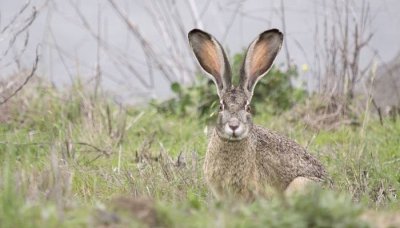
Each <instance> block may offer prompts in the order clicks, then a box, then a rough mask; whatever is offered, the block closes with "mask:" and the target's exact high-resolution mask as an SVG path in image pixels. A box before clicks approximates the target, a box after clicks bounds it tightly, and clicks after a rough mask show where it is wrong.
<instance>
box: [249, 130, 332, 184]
mask: <svg viewBox="0 0 400 228" xmlns="http://www.w3.org/2000/svg"><path fill="white" fill-rule="evenodd" d="M253 134H255V136H256V138H257V156H258V161H259V162H261V163H270V164H274V165H273V166H278V167H275V168H279V169H282V170H285V171H286V172H287V173H290V174H291V175H294V177H296V176H304V177H317V178H318V179H319V178H321V179H323V178H324V177H325V176H326V175H327V174H326V171H325V168H324V167H323V166H322V164H321V163H320V162H319V161H318V160H317V159H316V158H315V157H314V156H312V155H311V154H309V153H308V152H307V150H306V149H305V148H304V147H302V146H301V145H299V144H298V143H296V142H295V141H293V140H291V139H289V138H287V137H285V136H283V135H280V134H278V133H276V132H274V131H271V130H269V129H266V128H263V127H260V126H255V127H254V128H253Z"/></svg>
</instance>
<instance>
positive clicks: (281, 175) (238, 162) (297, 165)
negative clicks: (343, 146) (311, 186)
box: [204, 125, 326, 199]
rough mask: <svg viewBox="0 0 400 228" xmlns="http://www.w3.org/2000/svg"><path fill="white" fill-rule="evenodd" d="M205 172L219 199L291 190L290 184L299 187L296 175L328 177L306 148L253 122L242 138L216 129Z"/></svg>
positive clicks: (212, 137) (316, 179) (299, 176)
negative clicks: (226, 135)
mask: <svg viewBox="0 0 400 228" xmlns="http://www.w3.org/2000/svg"><path fill="white" fill-rule="evenodd" d="M204 173H205V178H206V181H207V183H208V184H209V185H210V186H211V188H212V190H213V192H214V194H215V195H216V196H217V197H218V198H224V196H226V195H227V194H231V195H232V196H234V197H235V196H239V197H243V198H245V199H249V198H250V199H251V198H253V197H255V196H260V195H261V196H265V195H266V194H267V193H266V190H268V189H271V188H272V189H275V190H277V191H279V192H284V191H286V190H289V191H291V190H292V189H291V188H288V186H293V188H296V187H297V186H296V184H297V183H295V181H294V180H295V179H296V178H297V180H301V179H299V178H304V179H306V180H310V181H316V182H319V181H323V180H324V179H325V178H326V172H325V169H324V168H323V166H322V165H321V164H320V163H319V162H318V160H316V159H315V158H314V157H313V156H312V155H310V154H309V153H307V152H306V150H305V149H304V148H302V147H301V146H300V145H298V144H297V143H295V142H294V141H291V140H289V139H287V138H286V137H283V136H281V135H279V134H277V133H275V132H272V131H270V130H268V129H265V128H262V127H260V126H257V125H253V127H252V129H251V131H250V133H249V137H247V138H246V139H243V140H241V141H229V140H226V139H223V138H221V137H219V136H218V134H217V132H216V131H215V130H214V131H213V133H212V134H211V135H210V139H209V144H208V149H207V153H206V157H205V161H204ZM304 179H302V180H303V181H304ZM293 184H295V185H293ZM302 184H303V183H302V182H301V183H300V185H302ZM301 187H302V186H301Z"/></svg>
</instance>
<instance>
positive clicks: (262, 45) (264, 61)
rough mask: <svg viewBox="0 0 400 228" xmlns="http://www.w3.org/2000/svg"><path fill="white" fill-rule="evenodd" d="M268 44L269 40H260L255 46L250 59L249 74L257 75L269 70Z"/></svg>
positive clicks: (251, 75)
mask: <svg viewBox="0 0 400 228" xmlns="http://www.w3.org/2000/svg"><path fill="white" fill-rule="evenodd" d="M268 61H269V60H268V45H267V42H262V41H258V42H257V43H256V44H255V45H254V48H253V53H252V57H251V61H250V68H249V69H250V70H249V73H250V74H249V76H250V77H255V78H252V80H256V77H258V76H260V74H262V73H264V72H265V71H266V70H267V66H268V65H269V63H268Z"/></svg>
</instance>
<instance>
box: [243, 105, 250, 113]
mask: <svg viewBox="0 0 400 228" xmlns="http://www.w3.org/2000/svg"><path fill="white" fill-rule="evenodd" d="M244 108H245V110H246V112H251V107H250V105H249V104H247V105H246V106H245V107H244Z"/></svg>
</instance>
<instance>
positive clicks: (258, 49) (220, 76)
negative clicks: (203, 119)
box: [188, 29, 283, 140]
mask: <svg viewBox="0 0 400 228" xmlns="http://www.w3.org/2000/svg"><path fill="white" fill-rule="evenodd" d="M188 37H189V43H190V45H191V47H192V49H193V52H194V55H195V56H196V58H197V60H198V62H199V63H200V66H201V67H202V68H203V70H204V71H205V73H206V75H207V76H208V77H209V78H210V79H212V80H213V81H214V83H215V85H216V86H217V92H218V96H219V98H220V112H219V114H218V121H217V128H216V129H217V133H218V135H219V136H220V137H222V138H225V139H228V140H241V139H244V138H246V137H247V136H248V134H249V132H250V130H251V128H252V120H251V114H250V106H249V105H250V101H251V98H252V96H253V91H254V87H255V85H256V84H257V82H258V80H260V78H261V77H263V76H264V75H265V74H266V73H267V72H268V70H269V69H270V68H271V66H272V63H273V61H274V59H275V57H276V55H277V54H278V52H279V50H280V48H281V46H282V41H283V34H282V33H281V32H279V30H277V29H271V30H268V31H265V32H263V33H261V34H260V35H259V36H258V37H257V38H256V39H255V40H254V41H253V42H252V43H251V44H250V46H249V48H248V49H247V53H246V57H245V59H244V62H243V65H242V69H241V71H240V79H239V85H238V86H233V85H232V80H231V79H232V74H231V67H230V65H229V62H228V59H227V57H226V54H225V52H224V50H223V48H222V46H221V44H220V43H219V42H218V41H217V40H216V39H215V38H214V37H213V36H211V35H210V34H208V33H206V32H204V31H201V30H199V29H193V30H192V31H190V32H189V34H188Z"/></svg>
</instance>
